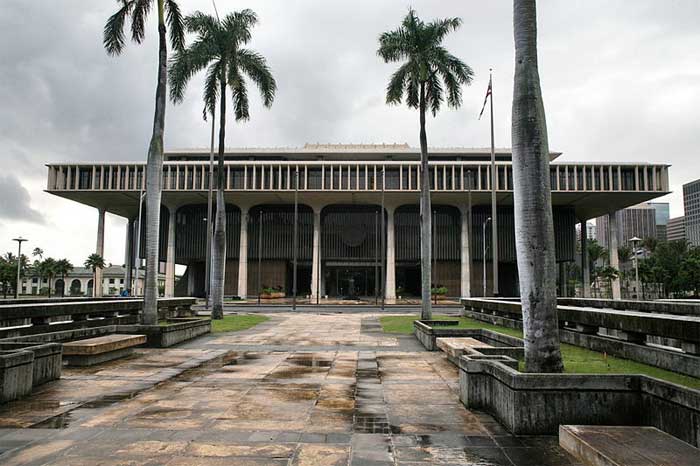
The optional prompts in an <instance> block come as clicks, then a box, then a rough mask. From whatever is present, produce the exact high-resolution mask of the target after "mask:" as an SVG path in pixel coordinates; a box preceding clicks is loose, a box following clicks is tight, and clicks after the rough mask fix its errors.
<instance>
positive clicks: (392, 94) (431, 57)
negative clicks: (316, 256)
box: [377, 9, 474, 319]
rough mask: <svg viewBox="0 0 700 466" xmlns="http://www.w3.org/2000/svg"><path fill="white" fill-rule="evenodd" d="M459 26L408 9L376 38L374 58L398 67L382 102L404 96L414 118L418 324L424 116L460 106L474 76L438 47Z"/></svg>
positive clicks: (424, 257)
mask: <svg viewBox="0 0 700 466" xmlns="http://www.w3.org/2000/svg"><path fill="white" fill-rule="evenodd" d="M461 24H462V20H461V19H460V18H447V19H436V20H433V21H432V22H430V23H424V22H423V21H422V20H420V19H419V18H418V16H417V15H416V12H415V11H414V10H413V9H410V10H409V11H408V14H407V15H406V17H405V18H404V20H403V22H402V23H401V26H399V28H398V29H396V30H394V31H390V32H385V33H383V34H382V35H380V36H379V50H377V54H378V55H379V56H380V57H381V58H382V59H383V60H384V62H386V63H389V62H404V63H403V64H402V65H401V66H400V67H399V69H398V70H396V72H395V73H394V74H393V75H392V76H391V79H390V80H389V84H388V85H387V88H386V102H387V103H388V104H400V103H401V101H402V100H403V96H404V92H405V93H406V104H407V105H408V107H409V108H416V109H418V112H419V116H420V155H421V165H420V173H421V175H420V179H421V194H420V224H421V298H422V299H421V318H422V319H430V318H432V309H431V305H430V289H431V286H430V285H431V274H432V271H431V262H432V258H431V250H430V249H431V245H432V225H431V219H430V212H431V210H430V176H429V171H428V139H427V136H426V133H425V113H426V111H427V110H428V109H430V111H431V112H432V114H433V116H435V115H436V114H437V112H438V111H439V110H440V107H441V106H442V104H443V102H444V101H445V99H447V105H448V106H450V107H453V108H458V107H459V106H460V105H461V104H462V85H469V84H470V83H471V81H472V77H473V75H474V73H473V72H472V69H471V68H470V67H469V66H468V65H466V64H465V63H463V62H462V61H461V60H460V59H459V58H457V57H455V56H454V55H452V54H450V53H449V52H448V51H447V49H445V47H444V46H443V45H442V41H443V39H444V38H445V36H447V34H448V33H450V32H452V31H454V30H456V29H457V28H458V27H459V26H460V25H461Z"/></svg>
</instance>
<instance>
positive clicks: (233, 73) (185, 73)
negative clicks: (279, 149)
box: [170, 10, 277, 319]
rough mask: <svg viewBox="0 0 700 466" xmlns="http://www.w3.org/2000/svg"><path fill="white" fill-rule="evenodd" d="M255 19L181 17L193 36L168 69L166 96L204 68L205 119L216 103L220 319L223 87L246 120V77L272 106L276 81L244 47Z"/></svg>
mask: <svg viewBox="0 0 700 466" xmlns="http://www.w3.org/2000/svg"><path fill="white" fill-rule="evenodd" d="M257 22H258V19H257V16H256V15H255V13H254V12H253V11H251V10H243V11H241V12H238V13H232V14H229V15H227V16H226V17H225V18H224V19H223V20H221V21H220V20H219V19H217V18H214V17H212V16H210V15H206V14H204V13H201V12H197V13H195V14H193V15H190V16H188V17H187V18H186V19H185V25H186V27H187V30H188V31H189V32H192V33H194V34H197V38H196V40H195V41H194V42H193V43H192V44H191V45H190V46H189V47H187V48H186V49H184V50H181V51H179V52H178V53H177V54H176V55H175V57H174V59H173V63H172V66H171V70H170V86H171V87H170V97H171V99H172V100H173V102H181V101H182V99H183V98H184V95H185V88H186V87H187V83H188V81H189V80H190V78H192V76H194V75H195V74H196V73H197V72H199V71H202V70H204V69H205V68H206V69H207V72H206V79H205V83H204V117H205V118H206V115H207V114H212V115H213V114H214V110H215V108H216V103H217V99H218V101H219V106H220V110H219V118H220V120H219V153H218V160H217V191H216V224H215V227H214V241H213V243H212V261H211V263H212V273H211V291H212V303H213V307H212V319H222V318H223V306H224V270H225V266H226V204H225V202H224V186H225V182H224V181H225V180H224V148H225V146H226V143H225V139H226V138H225V136H226V89H227V88H228V89H230V90H231V97H232V99H233V111H234V118H235V119H236V121H242V120H248V119H249V118H250V114H249V109H248V89H247V84H246V77H247V78H248V79H250V80H251V81H252V82H253V83H254V84H255V85H256V86H257V87H258V89H259V90H260V93H261V95H262V98H263V104H264V105H265V106H266V107H270V106H271V105H272V101H273V100H274V98H275V91H276V90H277V84H276V82H275V79H274V78H273V77H272V74H271V73H270V70H269V68H268V67H267V62H266V60H265V58H264V57H262V56H261V55H260V54H258V53H257V52H254V51H252V50H249V49H246V48H243V47H242V46H243V45H245V44H247V43H248V42H249V41H250V38H251V32H250V30H251V28H252V27H253V26H254V25H255V24H256V23H257Z"/></svg>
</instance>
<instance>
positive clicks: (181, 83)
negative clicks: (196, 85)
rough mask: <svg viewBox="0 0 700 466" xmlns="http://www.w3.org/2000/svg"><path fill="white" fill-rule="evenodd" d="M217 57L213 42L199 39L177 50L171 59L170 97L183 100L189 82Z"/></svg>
mask: <svg viewBox="0 0 700 466" xmlns="http://www.w3.org/2000/svg"><path fill="white" fill-rule="evenodd" d="M215 58H216V54H215V53H214V51H212V50H211V44H210V43H209V42H206V41H204V40H202V39H198V40H196V41H195V42H193V43H192V45H190V46H189V47H188V48H186V49H182V50H179V51H177V52H175V55H174V56H173V58H172V59H171V60H170V70H169V72H168V81H169V83H170V99H171V100H172V101H173V102H174V103H179V102H182V99H183V98H184V94H185V88H186V87H187V83H188V82H189V80H190V79H192V77H193V76H194V75H195V74H197V73H198V72H199V71H201V70H203V69H204V68H206V66H207V65H208V64H209V63H210V62H211V61H212V60H214V59H215Z"/></svg>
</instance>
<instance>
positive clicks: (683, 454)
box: [559, 426, 700, 466]
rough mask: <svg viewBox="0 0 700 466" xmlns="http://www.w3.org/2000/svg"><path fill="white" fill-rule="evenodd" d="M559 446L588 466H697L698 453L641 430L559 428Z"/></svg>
mask: <svg viewBox="0 0 700 466" xmlns="http://www.w3.org/2000/svg"><path fill="white" fill-rule="evenodd" d="M559 444H560V445H561V446H562V447H563V448H564V449H565V450H566V451H568V452H569V453H571V454H572V455H573V456H575V457H577V458H579V459H580V460H581V461H583V463H584V464H586V465H590V466H698V465H700V450H698V449H697V448H695V447H693V446H691V445H689V444H687V443H685V442H683V441H681V440H679V439H677V438H675V437H673V436H671V435H669V434H667V433H665V432H662V431H660V430H659V429H656V428H655V427H643V426H560V427H559Z"/></svg>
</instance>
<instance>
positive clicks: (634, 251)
mask: <svg viewBox="0 0 700 466" xmlns="http://www.w3.org/2000/svg"><path fill="white" fill-rule="evenodd" d="M629 241H630V243H632V254H634V282H635V285H634V286H635V289H634V291H635V295H634V296H635V298H637V299H639V257H638V256H637V254H638V250H637V244H639V243H640V242H641V241H642V239H641V238H637V237H636V236H635V237H634V238H630V240H629Z"/></svg>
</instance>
